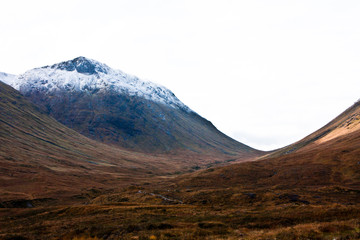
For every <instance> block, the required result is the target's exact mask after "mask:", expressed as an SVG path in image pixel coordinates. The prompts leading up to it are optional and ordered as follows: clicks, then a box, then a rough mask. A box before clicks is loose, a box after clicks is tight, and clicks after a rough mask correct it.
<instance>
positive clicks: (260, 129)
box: [0, 0, 360, 150]
mask: <svg viewBox="0 0 360 240" xmlns="http://www.w3.org/2000/svg"><path fill="white" fill-rule="evenodd" d="M359 13H360V1H358V0H353V1H351V0H342V1H340V0H338V1H332V0H299V1H293V0H284V1H280V0H271V1H269V0H247V1H241V0H234V1H230V0H218V1H211V0H204V1H202V0H198V1H197V0H185V1H183V0H182V1H179V0H177V1H175V0H153V1H150V0H117V1H115V0H102V1H91V0H61V1H49V0H47V1H45V0H44V1H40V0H32V1H25V0H23V1H21V0H1V2H0V71H2V72H7V73H13V74H20V73H23V72H25V71H26V70H29V69H31V68H34V67H40V66H44V65H50V64H53V63H57V62H61V61H65V60H69V59H73V58H75V57H77V56H85V57H88V58H92V59H96V60H98V61H100V62H104V63H106V64H107V65H109V66H110V67H113V68H116V69H121V70H123V71H124V72H127V73H130V74H133V75H136V76H138V77H140V78H142V79H144V80H150V81H153V82H156V83H160V84H162V85H164V86H166V87H168V88H169V89H171V90H172V91H173V92H174V93H175V95H176V96H177V97H178V98H179V99H180V100H182V101H183V102H184V103H185V104H187V105H188V106H189V107H190V108H191V109H193V110H195V111H196V112H198V113H199V114H200V115H202V116H203V117H205V118H207V119H208V120H210V121H212V122H213V123H214V125H215V126H216V127H217V128H218V129H219V130H221V131H223V132H224V133H226V134H228V135H229V136H231V137H233V138H235V139H237V140H239V141H241V142H243V143H245V144H248V145H250V146H252V147H255V148H258V149H262V150H270V149H274V148H277V147H282V146H285V145H287V144H290V143H292V142H294V141H296V140H299V139H301V138H303V137H304V136H306V135H307V134H309V133H311V132H313V131H314V130H316V129H318V128H320V127H322V126H323V125H324V124H326V123H327V122H329V121H330V120H331V119H333V118H334V117H336V116H337V115H338V114H340V113H341V112H342V111H344V110H345V109H346V108H347V107H349V106H350V105H351V104H353V103H354V102H355V101H357V100H358V99H359V98H360V91H359V90H360V14H359Z"/></svg>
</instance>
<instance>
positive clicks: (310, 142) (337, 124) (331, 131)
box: [265, 101, 360, 157]
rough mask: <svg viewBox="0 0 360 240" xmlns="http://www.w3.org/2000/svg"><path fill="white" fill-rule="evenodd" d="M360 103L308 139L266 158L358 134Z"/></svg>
mask: <svg viewBox="0 0 360 240" xmlns="http://www.w3.org/2000/svg"><path fill="white" fill-rule="evenodd" d="M359 123H360V101H358V102H356V103H355V104H354V105H352V106H351V107H349V108H348V109H347V110H345V111H344V112H343V113H341V114H340V115H339V116H337V117H336V118H335V119H334V120H332V121H331V122H329V123H328V124H326V125H325V126H324V127H322V128H320V129H319V130H317V131H315V132H314V133H312V134H310V135H308V136H307V137H305V138H303V139H301V140H300V141H297V142H295V143H293V144H290V145H289V146H286V147H284V148H281V149H279V150H276V151H274V152H273V153H270V154H269V155H268V156H265V157H274V156H281V155H284V154H289V153H292V152H296V151H298V150H300V149H302V148H304V147H313V146H314V144H320V143H325V142H327V141H330V140H332V139H335V138H337V137H340V136H345V135H347V134H349V133H352V132H356V131H357V130H359V129H360V124H359Z"/></svg>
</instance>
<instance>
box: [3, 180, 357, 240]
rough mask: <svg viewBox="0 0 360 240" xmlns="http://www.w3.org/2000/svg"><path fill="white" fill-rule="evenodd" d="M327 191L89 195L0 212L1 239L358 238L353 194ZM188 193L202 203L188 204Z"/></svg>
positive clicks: (139, 190) (143, 190)
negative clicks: (75, 200) (316, 193)
mask: <svg viewBox="0 0 360 240" xmlns="http://www.w3.org/2000/svg"><path fill="white" fill-rule="evenodd" d="M159 189H160V190H159ZM161 189H162V190H161ZM328 190H331V192H332V194H327V191H326V189H323V191H321V192H319V195H314V193H315V192H312V191H311V190H306V189H302V190H301V189H296V190H294V191H296V192H297V193H299V192H300V191H302V192H301V193H300V196H298V195H296V194H292V192H283V191H280V190H279V191H277V190H276V191H258V192H252V193H249V192H244V191H243V190H241V189H232V188H230V189H226V190H222V191H223V193H222V196H223V199H221V198H218V199H211V196H213V195H216V196H217V197H219V192H212V191H211V190H208V191H207V192H206V193H202V192H201V191H196V192H193V191H192V190H190V189H187V190H186V189H184V190H179V191H176V190H175V191H170V190H168V189H165V188H162V187H161V186H160V188H158V189H154V188H151V187H146V186H145V187H144V186H143V187H141V186H131V187H128V188H125V189H121V190H117V191H113V192H107V193H101V192H99V191H95V190H92V191H90V192H88V193H87V194H84V195H83V199H82V200H81V201H78V202H74V203H73V204H67V205H61V204H59V205H55V206H51V202H46V201H44V202H42V203H37V204H38V206H34V207H32V208H2V209H0V226H1V228H0V239H69V240H70V239H71V240H74V239H152V240H154V239H331V240H332V239H337V240H340V239H360V204H359V203H357V199H359V197H360V193H359V191H355V190H353V191H352V190H349V189H341V188H339V189H337V190H336V191H334V189H328ZM328 192H329V191H328ZM194 194H195V195H201V194H203V195H204V196H207V197H206V198H205V199H204V200H202V201H201V202H192V201H191V199H192V198H191V197H190V196H193V195H194ZM179 196H183V199H184V200H185V202H184V203H181V202H180V201H179V199H176V197H179ZM79 199H80V198H79ZM206 199H209V201H206ZM34 204H36V203H34Z"/></svg>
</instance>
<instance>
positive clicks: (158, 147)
mask: <svg viewBox="0 0 360 240" xmlns="http://www.w3.org/2000/svg"><path fill="white" fill-rule="evenodd" d="M8 83H9V84H10V85H11V86H13V87H14V88H15V89H17V90H19V91H20V92H21V93H22V94H23V95H24V96H25V97H26V98H27V99H28V100H30V101H31V102H33V103H34V104H35V105H37V106H39V107H40V108H41V109H43V110H44V111H45V112H47V113H48V114H50V115H51V116H52V117H54V118H55V119H56V120H58V121H59V122H61V123H62V124H65V125H66V126H68V127H70V128H72V129H74V130H76V131H77V132H79V133H81V134H83V135H85V136H87V137H90V138H92V139H94V140H97V141H101V142H105V143H107V144H114V145H118V146H121V147H125V148H128V149H131V150H133V151H140V152H171V151H183V150H188V151H193V152H197V153H201V152H203V153H205V152H209V151H210V152H214V153H217V154H227V155H231V156H234V157H235V156H236V157H237V156H238V157H239V158H248V157H249V156H255V155H261V154H262V153H261V152H260V151H257V150H255V149H252V148H250V147H249V146H247V145H244V144H242V143H239V142H237V141H235V140H234V139H232V138H230V137H228V136H226V135H225V134H223V133H222V132H220V131H219V130H218V129H216V127H215V126H214V125H213V124H212V123H211V122H210V121H208V120H206V119H205V118H203V117H201V116H200V115H198V114H197V113H195V112H194V111H192V110H191V109H190V108H189V107H187V106H186V105H185V104H183V103H182V102H181V101H180V100H179V99H178V98H177V97H176V96H175V94H174V93H173V92H171V91H170V90H168V89H167V88H165V87H162V86H161V85H158V84H154V83H151V82H144V81H142V80H140V79H139V78H137V77H134V76H132V75H128V74H126V73H123V72H122V71H120V70H114V69H112V68H110V67H108V66H107V65H106V64H103V63H99V62H97V61H95V60H92V59H88V58H85V57H78V58H75V59H73V60H69V61H64V62H61V63H57V64H53V65H50V66H45V67H41V68H35V69H32V70H29V71H27V72H25V73H24V74H22V75H19V76H18V77H15V79H14V80H13V81H8Z"/></svg>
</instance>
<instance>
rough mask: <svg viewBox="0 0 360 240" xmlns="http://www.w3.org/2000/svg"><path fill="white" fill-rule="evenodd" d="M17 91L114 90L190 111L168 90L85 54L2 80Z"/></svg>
mask: <svg viewBox="0 0 360 240" xmlns="http://www.w3.org/2000/svg"><path fill="white" fill-rule="evenodd" d="M4 82H5V83H7V84H9V85H11V86H12V87H14V88H15V89H17V90H19V91H20V92H22V93H24V94H26V93H28V92H32V91H41V92H55V91H77V92H79V91H84V92H90V93H91V92H97V91H116V92H119V93H121V94H127V95H129V96H137V97H143V98H145V99H147V100H151V101H154V102H159V103H162V104H165V105H168V106H170V107H173V108H179V109H183V110H186V111H191V110H190V109H189V108H188V107H187V106H186V105H185V104H183V103H182V102H181V101H180V100H179V99H178V98H177V97H176V96H175V95H174V94H173V93H172V92H171V91H170V90H169V89H167V88H165V87H163V86H161V85H158V84H155V83H152V82H147V81H142V80H140V79H139V78H137V77H136V76H132V75H129V74H126V73H124V72H122V71H120V70H115V69H112V68H110V67H109V66H107V65H106V64H103V63H100V62H98V61H96V60H92V59H89V58H85V57H77V58H75V59H73V60H69V61H65V62H61V63H57V64H54V65H51V66H45V67H41V68H35V69H32V70H29V71H27V72H25V73H24V74H22V75H19V76H17V77H16V78H15V79H12V80H11V81H10V80H9V81H7V80H6V79H5V80H4Z"/></svg>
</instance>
